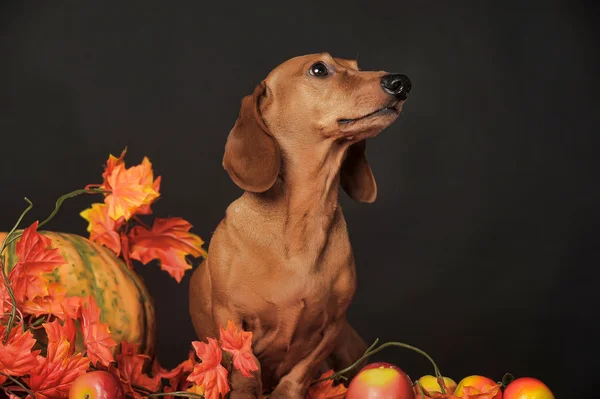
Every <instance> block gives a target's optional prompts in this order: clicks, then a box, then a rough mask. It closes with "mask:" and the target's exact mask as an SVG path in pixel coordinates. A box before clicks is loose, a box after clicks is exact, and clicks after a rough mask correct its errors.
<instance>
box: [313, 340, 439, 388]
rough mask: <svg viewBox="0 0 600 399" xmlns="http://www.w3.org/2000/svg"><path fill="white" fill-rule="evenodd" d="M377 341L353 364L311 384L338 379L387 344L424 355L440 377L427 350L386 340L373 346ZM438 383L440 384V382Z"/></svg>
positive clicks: (387, 345)
mask: <svg viewBox="0 0 600 399" xmlns="http://www.w3.org/2000/svg"><path fill="white" fill-rule="evenodd" d="M378 342H379V339H377V340H375V342H374V343H373V344H372V345H371V346H370V347H369V349H367V351H366V352H365V353H364V355H363V356H362V357H361V358H360V359H358V360H357V361H356V362H354V364H352V365H350V366H348V367H346V368H345V369H342V370H340V371H338V372H335V373H333V374H332V375H331V376H329V377H326V378H321V379H319V380H317V381H314V382H313V383H312V384H311V385H315V384H318V383H320V382H323V381H327V380H338V379H340V378H341V377H342V376H343V374H346V373H347V372H349V371H352V370H354V369H355V368H356V367H358V365H359V364H361V363H362V362H363V361H364V360H365V359H367V358H368V357H370V356H372V355H374V354H376V353H378V352H380V351H382V350H383V349H385V348H387V347H389V346H398V347H401V348H405V349H410V350H412V351H414V352H417V353H420V354H421V355H423V356H425V357H426V358H427V359H428V360H429V361H430V362H431V364H432V365H433V369H434V371H435V376H436V377H437V378H438V379H441V378H442V374H441V373H440V369H439V368H438V366H437V364H436V363H435V362H434V361H433V359H432V358H431V356H429V355H428V354H427V352H425V351H423V350H421V349H419V348H417V347H415V346H412V345H409V344H405V343H403V342H386V343H384V344H382V345H381V346H379V347H378V348H376V347H375V346H376V345H377V343H378ZM440 385H442V384H440ZM441 389H442V393H444V394H445V393H446V389H445V387H444V386H443V385H442V386H441Z"/></svg>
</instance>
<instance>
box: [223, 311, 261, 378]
mask: <svg viewBox="0 0 600 399" xmlns="http://www.w3.org/2000/svg"><path fill="white" fill-rule="evenodd" d="M219 331H220V335H221V336H220V340H221V348H223V350H224V351H226V352H229V353H230V354H231V355H232V359H233V366H234V367H235V368H237V369H238V370H240V372H241V373H242V375H243V376H244V377H251V376H252V374H251V372H252V371H256V370H258V365H257V364H256V360H255V357H254V355H253V354H252V332H250V331H244V330H241V329H240V330H238V329H237V328H236V326H235V324H234V323H233V322H232V321H231V320H229V321H228V322H227V329H225V330H223V327H221V326H219Z"/></svg>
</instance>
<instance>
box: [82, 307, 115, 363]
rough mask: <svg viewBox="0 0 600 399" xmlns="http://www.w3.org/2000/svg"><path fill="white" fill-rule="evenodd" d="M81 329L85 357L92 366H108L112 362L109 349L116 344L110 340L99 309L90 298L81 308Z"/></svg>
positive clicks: (107, 328) (107, 327) (108, 330)
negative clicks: (99, 364) (85, 352)
mask: <svg viewBox="0 0 600 399" xmlns="http://www.w3.org/2000/svg"><path fill="white" fill-rule="evenodd" d="M81 328H82V331H83V342H84V344H85V348H86V351H87V355H88V357H89V358H90V361H91V362H92V364H93V365H96V364H97V363H98V362H100V363H101V364H102V365H104V366H108V365H109V364H110V363H112V362H114V361H115V359H114V358H113V355H112V350H111V348H112V347H113V346H116V345H117V343H116V342H115V341H114V340H113V339H112V338H111V335H110V328H109V326H108V324H107V323H102V321H101V320H100V308H99V307H98V305H96V301H94V298H92V297H91V296H90V297H89V298H88V300H87V303H86V304H84V305H83V306H82V307H81Z"/></svg>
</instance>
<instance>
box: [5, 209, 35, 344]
mask: <svg viewBox="0 0 600 399" xmlns="http://www.w3.org/2000/svg"><path fill="white" fill-rule="evenodd" d="M25 201H26V202H27V203H28V204H29V205H28V206H27V208H25V210H24V211H23V212H22V213H21V216H19V219H17V223H15V225H14V226H13V228H12V229H11V230H10V231H9V232H8V234H7V235H6V237H4V241H2V246H0V268H1V269H2V278H3V279H4V286H5V287H6V292H7V293H8V296H9V297H10V302H11V305H12V308H11V310H10V316H9V317H8V323H7V325H6V333H5V336H4V339H3V341H2V342H3V343H4V344H6V343H7V342H8V337H9V336H10V332H11V330H12V328H13V325H14V323H15V317H16V315H17V299H16V298H15V293H14V291H13V289H12V283H11V281H10V279H9V278H8V274H7V272H6V265H5V263H4V255H3V254H4V250H5V249H6V246H7V242H8V243H10V241H8V240H9V238H11V236H12V235H13V234H14V233H15V231H16V230H17V229H18V228H19V225H20V224H21V222H22V221H23V218H24V217H25V215H26V214H27V212H29V211H30V210H31V208H33V202H31V201H30V200H29V198H27V197H25Z"/></svg>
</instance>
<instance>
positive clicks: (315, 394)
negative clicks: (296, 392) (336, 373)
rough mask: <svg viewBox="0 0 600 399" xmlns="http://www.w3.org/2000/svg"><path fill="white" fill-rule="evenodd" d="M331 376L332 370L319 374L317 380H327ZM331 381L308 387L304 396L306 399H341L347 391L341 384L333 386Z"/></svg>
mask: <svg viewBox="0 0 600 399" xmlns="http://www.w3.org/2000/svg"><path fill="white" fill-rule="evenodd" d="M332 375H333V370H329V371H326V372H324V373H323V374H321V376H320V377H319V378H318V380H320V379H321V378H328V377H331V376H332ZM333 383H334V381H333V380H327V381H321V382H319V383H318V384H315V385H313V386H311V387H310V389H309V390H308V393H307V394H306V399H338V398H339V399H342V398H344V396H345V395H346V391H347V390H348V389H347V388H346V387H345V386H344V385H343V384H338V385H335V386H334V385H333Z"/></svg>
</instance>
